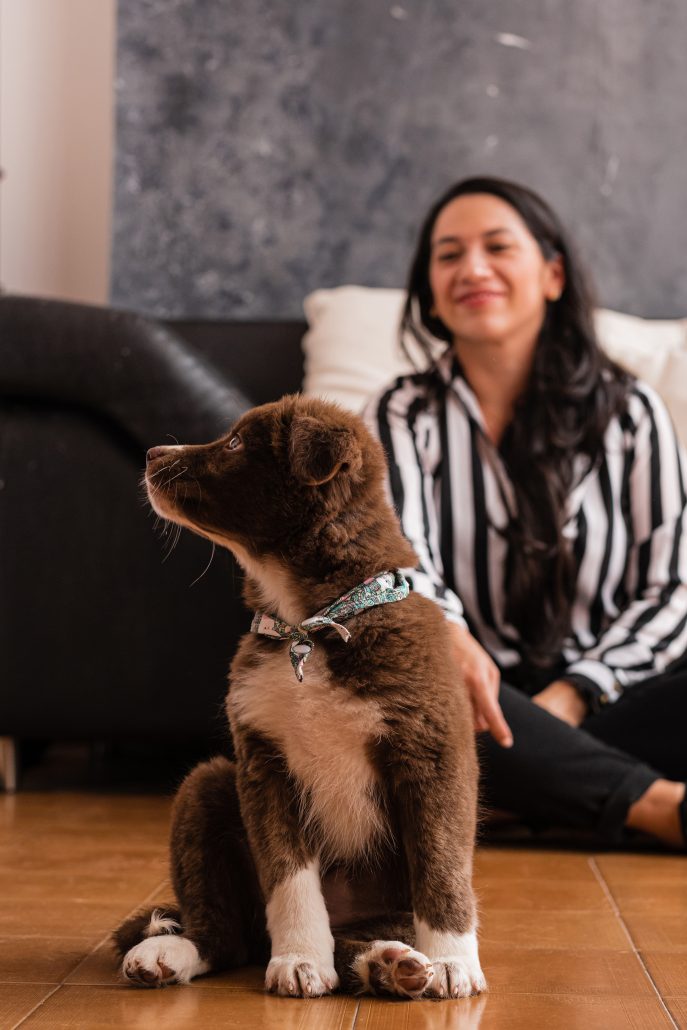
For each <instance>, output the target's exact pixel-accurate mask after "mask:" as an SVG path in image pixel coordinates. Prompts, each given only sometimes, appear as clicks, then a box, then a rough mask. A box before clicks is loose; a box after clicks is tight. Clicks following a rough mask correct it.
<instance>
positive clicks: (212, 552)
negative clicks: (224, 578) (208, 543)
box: [189, 540, 215, 587]
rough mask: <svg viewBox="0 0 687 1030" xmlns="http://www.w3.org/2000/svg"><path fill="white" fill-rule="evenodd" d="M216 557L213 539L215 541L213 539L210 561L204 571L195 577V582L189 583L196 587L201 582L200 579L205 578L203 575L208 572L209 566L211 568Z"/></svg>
mask: <svg viewBox="0 0 687 1030" xmlns="http://www.w3.org/2000/svg"><path fill="white" fill-rule="evenodd" d="M214 557H215V541H214V540H213V541H212V551H211V552H210V561H209V562H208V563H207V565H206V566H205V568H204V569H203V571H202V572H201V574H200V576H197V577H196V578H195V579H194V580H193V583H190V584H189V585H190V586H192V587H194V586H195V585H196V583H198V582H199V581H200V580H201V579H202V578H203V576H204V575H205V573H206V572H207V571H208V569H209V568H210V566H211V565H212V559H213V558H214Z"/></svg>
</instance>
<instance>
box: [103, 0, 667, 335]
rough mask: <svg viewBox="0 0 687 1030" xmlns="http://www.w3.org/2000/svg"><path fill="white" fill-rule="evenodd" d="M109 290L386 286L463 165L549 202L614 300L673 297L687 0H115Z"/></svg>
mask: <svg viewBox="0 0 687 1030" xmlns="http://www.w3.org/2000/svg"><path fill="white" fill-rule="evenodd" d="M118 12H119V14H118V18H119V27H118V37H119V56H118V82H117V124H118V138H117V175H116V198H115V220H114V254H113V283H112V299H113V302H114V303H115V304H117V305H120V306H126V307H131V308H135V309H138V310H140V311H145V312H148V313H150V314H155V315H160V316H188V317H195V316H205V317H256V318H260V317H267V316H274V317H279V316H284V317H289V316H298V315H299V314H300V310H301V301H302V298H303V296H304V295H305V294H306V293H307V292H308V291H310V290H312V289H315V288H317V287H320V286H332V285H338V284H341V283H347V282H355V283H360V284H364V285H370V286H392V285H399V284H401V283H402V282H403V280H404V278H405V270H406V266H407V263H408V260H409V256H410V250H411V247H412V241H413V239H414V236H415V232H416V229H417V226H418V223H419V221H420V219H421V217H422V215H423V213H424V211H425V209H426V207H427V206H428V204H429V203H430V201H431V200H432V199H433V198H434V196H435V195H436V194H437V193H438V192H440V191H442V190H443V189H444V188H445V187H446V186H447V185H448V184H449V183H450V182H452V181H453V180H454V179H456V178H459V177H462V176H464V175H466V174H471V173H477V172H487V173H494V174H499V175H505V176H508V177H511V178H515V179H517V180H520V181H523V182H525V183H527V184H529V185H531V186H533V187H534V188H535V189H538V190H540V191H541V192H543V194H544V195H545V196H546V197H547V198H548V199H549V200H550V201H551V202H552V203H553V204H554V206H556V207H557V208H558V210H559V211H560V213H561V214H562V215H563V217H564V219H565V220H566V222H567V223H568V225H569V227H570V228H571V229H572V231H573V234H574V235H575V237H576V238H577V240H578V242H579V243H580V246H581V249H582V252H583V254H584V255H585V257H586V258H587V261H588V264H590V265H591V267H592V269H593V271H594V274H595V277H596V281H597V284H598V286H599V293H600V296H601V300H602V302H603V303H604V304H606V305H608V306H611V307H616V308H618V309H622V310H626V311H630V312H633V313H636V314H643V315H646V316H653V317H661V316H662V317H673V316H675V315H680V314H686V313H687V256H686V255H687V212H686V208H687V204H686V200H687V171H686V164H687V111H686V101H687V59H685V51H686V50H687V3H685V0H491V2H489V0H400V2H398V3H394V2H393V0H391V2H380V0H308V2H302V0H301V2H299V0H119V4H118Z"/></svg>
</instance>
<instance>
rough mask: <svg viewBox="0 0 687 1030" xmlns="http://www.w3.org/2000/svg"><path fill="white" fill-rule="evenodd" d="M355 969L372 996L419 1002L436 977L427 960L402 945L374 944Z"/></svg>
mask: <svg viewBox="0 0 687 1030" xmlns="http://www.w3.org/2000/svg"><path fill="white" fill-rule="evenodd" d="M353 968H354V970H355V972H356V974H357V976H358V979H359V980H360V981H361V983H362V985H363V988H364V989H365V990H367V991H369V992H370V993H371V994H394V995H397V996H398V997H401V998H419V997H420V996H421V995H422V994H423V993H424V992H425V990H426V989H427V986H428V984H429V983H430V982H431V980H432V977H433V975H434V971H433V969H432V963H431V962H430V961H429V959H428V958H427V956H426V955H423V954H422V952H421V951H415V950H414V949H413V948H409V947H408V945H407V944H403V943H402V942H401V941H374V943H373V944H372V945H371V946H370V947H369V948H368V949H367V950H366V951H364V952H363V953H362V954H361V955H358V957H357V958H356V960H355V962H354V963H353Z"/></svg>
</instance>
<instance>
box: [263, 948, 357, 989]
mask: <svg viewBox="0 0 687 1030" xmlns="http://www.w3.org/2000/svg"><path fill="white" fill-rule="evenodd" d="M338 986H339V978H338V976H337V975H336V970H335V969H334V967H333V966H331V965H327V964H326V963H323V962H321V961H320V960H319V959H318V958H317V957H313V956H310V955H275V957H274V958H273V959H272V960H271V961H270V964H269V965H268V967H267V972H266V974H265V987H266V988H267V990H268V991H270V992H271V993H273V994H281V995H284V996H285V997H291V998H318V997H319V996H320V995H322V994H330V993H331V992H332V991H333V990H335V988H337V987H338Z"/></svg>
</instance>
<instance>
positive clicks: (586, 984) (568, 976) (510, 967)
mask: <svg viewBox="0 0 687 1030" xmlns="http://www.w3.org/2000/svg"><path fill="white" fill-rule="evenodd" d="M628 948H629V945H628ZM480 958H481V961H482V969H483V970H484V973H485V976H486V978H487V981H488V983H489V988H490V993H491V994H510V995H516V994H517V995H521V994H551V995H554V994H555V995H562V994H579V995H587V996H596V995H623V996H629V995H636V996H637V997H652V996H653V993H654V992H653V989H652V987H651V984H650V983H649V981H648V979H647V977H646V974H645V972H644V970H643V968H642V965H641V963H640V961H639V959H638V957H637V955H636V954H635V953H634V952H633V951H602V950H598V951H595V950H582V949H579V948H576V949H573V948H570V949H568V950H555V949H544V948H521V949H517V948H504V947H502V946H498V947H496V946H493V947H492V946H490V945H489V944H487V943H485V944H483V946H482V948H481V953H480Z"/></svg>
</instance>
